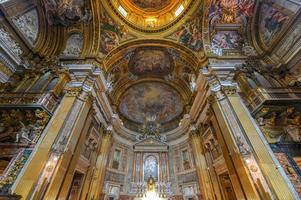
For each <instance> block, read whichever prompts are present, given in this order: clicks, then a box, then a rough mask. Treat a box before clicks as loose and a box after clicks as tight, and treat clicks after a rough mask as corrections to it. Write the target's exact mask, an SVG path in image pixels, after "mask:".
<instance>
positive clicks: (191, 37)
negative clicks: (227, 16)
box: [168, 9, 203, 52]
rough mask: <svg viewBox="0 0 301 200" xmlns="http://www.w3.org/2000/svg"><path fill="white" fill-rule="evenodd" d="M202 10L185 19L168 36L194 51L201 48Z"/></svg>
mask: <svg viewBox="0 0 301 200" xmlns="http://www.w3.org/2000/svg"><path fill="white" fill-rule="evenodd" d="M202 16H203V14H202V10H201V9H199V11H198V12H196V14H194V15H193V16H191V17H190V18H189V19H187V20H186V21H185V22H184V23H183V24H182V25H181V26H180V27H179V28H178V29H177V30H176V31H175V32H174V33H172V34H171V35H170V36H169V37H168V38H169V39H172V40H177V41H178V43H180V44H181V45H184V46H186V47H188V48H189V49H191V50H194V51H196V52H198V51H201V50H202V49H203V41H202V19H203V17H202Z"/></svg>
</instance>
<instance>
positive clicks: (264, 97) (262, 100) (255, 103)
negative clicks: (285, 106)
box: [247, 88, 301, 112]
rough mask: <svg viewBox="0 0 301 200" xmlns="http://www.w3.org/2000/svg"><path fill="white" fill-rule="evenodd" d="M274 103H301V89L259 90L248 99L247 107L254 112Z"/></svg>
mask: <svg viewBox="0 0 301 200" xmlns="http://www.w3.org/2000/svg"><path fill="white" fill-rule="evenodd" d="M273 101H292V102H293V101H301V89H299V88H293V89H287V88H258V89H257V90H254V91H253V92H252V93H251V94H250V95H249V96H248V97H247V107H248V108H249V110H250V111H251V112H254V111H256V110H257V109H258V108H259V107H260V106H261V105H263V104H266V103H267V102H273Z"/></svg>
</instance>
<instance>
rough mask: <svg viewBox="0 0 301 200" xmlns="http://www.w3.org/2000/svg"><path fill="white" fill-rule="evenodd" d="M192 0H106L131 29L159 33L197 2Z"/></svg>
mask: <svg viewBox="0 0 301 200" xmlns="http://www.w3.org/2000/svg"><path fill="white" fill-rule="evenodd" d="M198 2H199V1H192V0H181V1H177V0H147V1H140V0H117V1H111V0H106V1H104V4H107V5H108V6H110V7H111V8H112V9H113V10H114V12H115V14H116V15H117V16H118V17H119V18H120V19H121V20H122V21H123V22H125V23H126V24H127V25H128V26H129V27H130V28H131V29H132V30H135V31H138V32H144V33H159V32H163V31H166V30H167V29H168V28H170V27H172V26H173V25H174V24H176V23H177V22H178V21H180V20H181V19H182V18H183V17H184V14H185V13H187V12H189V11H190V9H191V8H192V7H193V6H194V5H195V4H198Z"/></svg>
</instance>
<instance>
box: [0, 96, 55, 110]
mask: <svg viewBox="0 0 301 200" xmlns="http://www.w3.org/2000/svg"><path fill="white" fill-rule="evenodd" d="M0 104H2V105H19V106H22V105H32V104H35V105H38V106H43V107H44V108H45V109H47V110H48V111H49V112H50V113H53V112H54V110H55V108H56V107H57V105H58V98H57V97H56V96H55V95H54V94H53V93H52V92H47V93H30V92H29V93H0Z"/></svg>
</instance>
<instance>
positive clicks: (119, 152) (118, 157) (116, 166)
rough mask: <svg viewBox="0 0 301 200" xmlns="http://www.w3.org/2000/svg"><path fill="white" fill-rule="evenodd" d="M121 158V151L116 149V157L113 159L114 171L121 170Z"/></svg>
mask: <svg viewBox="0 0 301 200" xmlns="http://www.w3.org/2000/svg"><path fill="white" fill-rule="evenodd" d="M120 156H121V151H120V150H119V149H115V152H114V157H113V164H112V168H113V169H119V164H120Z"/></svg>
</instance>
